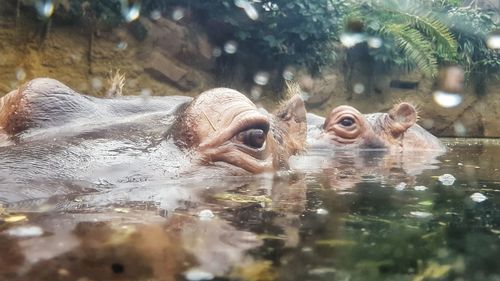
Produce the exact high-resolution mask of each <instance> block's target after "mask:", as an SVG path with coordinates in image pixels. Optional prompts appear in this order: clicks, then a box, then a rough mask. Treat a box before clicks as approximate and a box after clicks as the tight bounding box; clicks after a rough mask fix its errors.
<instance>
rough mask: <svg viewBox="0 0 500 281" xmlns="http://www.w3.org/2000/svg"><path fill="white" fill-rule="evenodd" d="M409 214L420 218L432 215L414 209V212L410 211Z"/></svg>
mask: <svg viewBox="0 0 500 281" xmlns="http://www.w3.org/2000/svg"><path fill="white" fill-rule="evenodd" d="M410 214H411V215H412V216H414V217H417V218H421V219H425V218H430V217H432V214H431V213H428V212H420V211H415V212H410Z"/></svg>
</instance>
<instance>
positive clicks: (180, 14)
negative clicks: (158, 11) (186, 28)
mask: <svg viewBox="0 0 500 281" xmlns="http://www.w3.org/2000/svg"><path fill="white" fill-rule="evenodd" d="M184 15H185V12H184V9H183V8H175V9H174V11H173V12H172V19H173V20H175V21H180V20H181V19H182V18H184Z"/></svg>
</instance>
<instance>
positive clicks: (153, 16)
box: [149, 10, 161, 20]
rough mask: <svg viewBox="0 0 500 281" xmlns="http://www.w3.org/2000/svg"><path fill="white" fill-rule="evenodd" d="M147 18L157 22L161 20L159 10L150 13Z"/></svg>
mask: <svg viewBox="0 0 500 281" xmlns="http://www.w3.org/2000/svg"><path fill="white" fill-rule="evenodd" d="M149 17H150V18H151V19H152V20H159V19H161V12H160V11H159V10H154V11H151V13H149Z"/></svg>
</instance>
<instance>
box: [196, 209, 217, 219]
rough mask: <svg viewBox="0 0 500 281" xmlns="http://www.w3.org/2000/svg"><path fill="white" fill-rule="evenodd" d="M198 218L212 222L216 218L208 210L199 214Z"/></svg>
mask: <svg viewBox="0 0 500 281" xmlns="http://www.w3.org/2000/svg"><path fill="white" fill-rule="evenodd" d="M198 217H200V220H204V221H205V220H206V221H208V220H211V219H213V218H214V217H215V215H214V213H213V212H212V211H210V210H208V209H205V210H201V211H200V212H199V213H198Z"/></svg>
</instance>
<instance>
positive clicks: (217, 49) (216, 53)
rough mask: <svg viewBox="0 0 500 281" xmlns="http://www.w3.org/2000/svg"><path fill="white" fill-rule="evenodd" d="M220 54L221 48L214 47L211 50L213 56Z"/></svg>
mask: <svg viewBox="0 0 500 281" xmlns="http://www.w3.org/2000/svg"><path fill="white" fill-rule="evenodd" d="M221 55H222V50H221V49H220V48H219V47H215V48H214V49H213V51H212V56H214V58H217V57H220V56H221Z"/></svg>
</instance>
